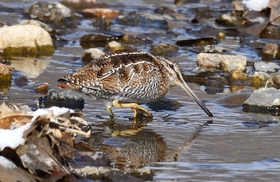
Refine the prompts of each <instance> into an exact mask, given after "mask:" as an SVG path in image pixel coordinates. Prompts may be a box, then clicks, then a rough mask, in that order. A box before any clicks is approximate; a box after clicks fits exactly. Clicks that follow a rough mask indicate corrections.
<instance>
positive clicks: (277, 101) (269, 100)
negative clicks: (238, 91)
mask: <svg viewBox="0 0 280 182" xmlns="http://www.w3.org/2000/svg"><path fill="white" fill-rule="evenodd" d="M244 104H247V105H250V106H264V107H272V106H280V90H277V89H275V88H265V87H264V88H260V89H258V90H255V91H254V92H253V94H251V96H250V97H249V98H248V99H247V100H246V101H245V102H244Z"/></svg>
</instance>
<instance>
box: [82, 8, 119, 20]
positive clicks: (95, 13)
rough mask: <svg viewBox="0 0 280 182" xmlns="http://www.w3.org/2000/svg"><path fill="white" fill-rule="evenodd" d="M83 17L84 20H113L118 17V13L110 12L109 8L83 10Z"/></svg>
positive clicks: (116, 11)
mask: <svg viewBox="0 0 280 182" xmlns="http://www.w3.org/2000/svg"><path fill="white" fill-rule="evenodd" d="M82 13H83V16H84V17H86V18H91V17H97V18H110V19H112V18H115V17H117V16H119V15H120V11H118V10H112V9H109V8H91V9H84V10H83V11H82Z"/></svg>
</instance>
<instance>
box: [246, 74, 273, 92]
mask: <svg viewBox="0 0 280 182" xmlns="http://www.w3.org/2000/svg"><path fill="white" fill-rule="evenodd" d="M270 78H271V76H270V75H269V74H267V73H265V72H258V71H256V72H255V73H254V74H253V75H252V76H251V77H250V86H251V87H255V88H259V87H263V86H264V85H265V83H266V81H267V80H268V79H270Z"/></svg>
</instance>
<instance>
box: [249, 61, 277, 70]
mask: <svg viewBox="0 0 280 182" xmlns="http://www.w3.org/2000/svg"><path fill="white" fill-rule="evenodd" d="M254 68H255V70H256V71H263V72H276V71H277V70H279V69H280V66H279V65H278V64H276V63H272V62H263V61H260V62H255V63H254Z"/></svg>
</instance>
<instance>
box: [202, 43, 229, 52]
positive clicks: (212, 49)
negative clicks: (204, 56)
mask: <svg viewBox="0 0 280 182" xmlns="http://www.w3.org/2000/svg"><path fill="white" fill-rule="evenodd" d="M225 51H226V49H225V48H223V47H221V46H218V45H206V46H205V47H204V50H203V52H205V53H223V52H225Z"/></svg>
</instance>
